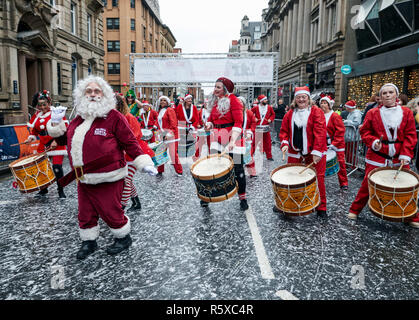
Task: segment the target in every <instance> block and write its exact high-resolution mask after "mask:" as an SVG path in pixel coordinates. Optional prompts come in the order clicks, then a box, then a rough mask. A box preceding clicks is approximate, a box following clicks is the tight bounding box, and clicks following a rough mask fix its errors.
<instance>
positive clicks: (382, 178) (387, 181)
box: [370, 169, 419, 188]
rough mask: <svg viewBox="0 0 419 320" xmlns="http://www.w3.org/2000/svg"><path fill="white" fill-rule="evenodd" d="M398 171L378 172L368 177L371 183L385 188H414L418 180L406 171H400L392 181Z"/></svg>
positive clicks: (418, 182)
mask: <svg viewBox="0 0 419 320" xmlns="http://www.w3.org/2000/svg"><path fill="white" fill-rule="evenodd" d="M397 172H398V170H393V169H389V170H380V171H376V172H374V173H373V174H371V176H370V180H371V182H373V183H375V184H376V185H380V186H383V187H386V188H414V187H416V186H417V185H418V184H419V181H418V178H417V177H416V176H415V175H413V174H412V173H410V172H408V171H403V170H402V171H400V173H399V174H398V176H397V178H396V179H394V177H395V176H396V173H397Z"/></svg>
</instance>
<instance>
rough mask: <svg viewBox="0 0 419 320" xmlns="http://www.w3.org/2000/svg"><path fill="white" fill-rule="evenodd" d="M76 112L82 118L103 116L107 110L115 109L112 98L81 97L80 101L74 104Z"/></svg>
mask: <svg viewBox="0 0 419 320" xmlns="http://www.w3.org/2000/svg"><path fill="white" fill-rule="evenodd" d="M76 109H77V114H78V115H80V116H81V117H82V118H83V119H85V120H86V119H92V118H93V119H94V118H103V117H105V116H106V115H107V114H108V113H109V111H111V110H112V109H115V101H114V99H108V98H106V97H103V98H99V99H90V98H88V97H86V96H85V97H82V98H81V101H80V103H79V104H78V105H77V106H76Z"/></svg>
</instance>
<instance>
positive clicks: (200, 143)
mask: <svg viewBox="0 0 419 320" xmlns="http://www.w3.org/2000/svg"><path fill="white" fill-rule="evenodd" d="M205 141H206V142H207V146H208V150H210V149H211V137H210V136H206V137H197V143H196V152H195V158H196V159H198V158H199V157H200V156H201V152H202V148H203V147H204V144H205Z"/></svg>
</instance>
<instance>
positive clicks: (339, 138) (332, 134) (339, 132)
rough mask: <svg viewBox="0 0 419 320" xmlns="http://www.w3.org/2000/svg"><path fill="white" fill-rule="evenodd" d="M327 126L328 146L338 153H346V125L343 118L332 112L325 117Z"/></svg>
mask: <svg viewBox="0 0 419 320" xmlns="http://www.w3.org/2000/svg"><path fill="white" fill-rule="evenodd" d="M325 117H326V126H327V144H328V145H330V147H331V149H333V150H335V151H336V152H342V151H345V125H344V124H343V120H342V117H341V116H340V115H338V114H337V113H336V112H333V111H331V112H330V113H329V114H327V115H325Z"/></svg>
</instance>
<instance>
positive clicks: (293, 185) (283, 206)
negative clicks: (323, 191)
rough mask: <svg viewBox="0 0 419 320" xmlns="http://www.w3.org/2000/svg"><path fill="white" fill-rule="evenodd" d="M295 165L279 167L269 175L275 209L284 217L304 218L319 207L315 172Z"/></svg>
mask: <svg viewBox="0 0 419 320" xmlns="http://www.w3.org/2000/svg"><path fill="white" fill-rule="evenodd" d="M305 168H306V166H305V165H303V164H299V163H295V164H287V165H284V166H281V167H279V168H277V169H275V170H274V171H272V173H271V183H272V187H273V191H274V194H275V204H276V207H277V208H278V209H279V210H280V211H281V212H283V213H284V214H286V215H290V216H306V215H309V214H310V213H312V212H314V210H315V209H316V208H317V207H318V206H319V205H320V192H319V188H318V183H317V174H316V171H315V170H314V169H312V168H309V169H307V170H306V171H305V172H304V173H302V174H300V172H301V171H303V170H304V169H305Z"/></svg>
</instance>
